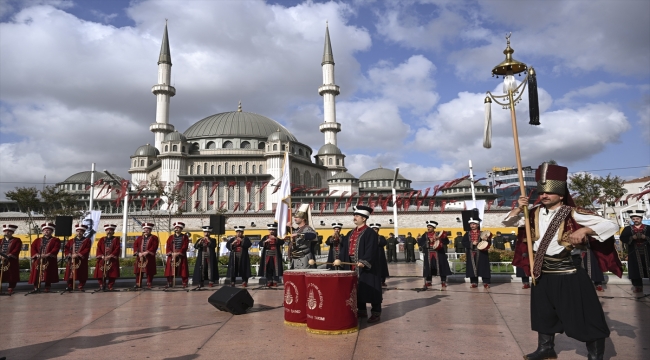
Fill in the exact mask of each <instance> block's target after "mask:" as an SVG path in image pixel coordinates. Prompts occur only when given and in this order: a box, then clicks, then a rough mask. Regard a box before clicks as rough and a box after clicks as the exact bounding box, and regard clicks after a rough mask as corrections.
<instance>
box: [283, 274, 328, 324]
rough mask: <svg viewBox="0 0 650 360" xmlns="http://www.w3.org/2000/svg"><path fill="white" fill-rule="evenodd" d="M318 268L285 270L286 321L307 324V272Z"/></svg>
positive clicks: (287, 322)
mask: <svg viewBox="0 0 650 360" xmlns="http://www.w3.org/2000/svg"><path fill="white" fill-rule="evenodd" d="M314 271H319V270H317V269H297V270H285V271H284V273H283V274H282V281H283V283H284V323H285V324H287V325H291V326H305V325H306V324H307V312H306V308H307V300H306V296H305V289H306V285H307V284H306V283H305V274H307V273H309V272H314Z"/></svg>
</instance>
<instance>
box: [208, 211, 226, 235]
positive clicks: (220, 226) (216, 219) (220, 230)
mask: <svg viewBox="0 0 650 360" xmlns="http://www.w3.org/2000/svg"><path fill="white" fill-rule="evenodd" d="M210 227H212V233H213V234H215V235H223V234H225V233H226V217H225V216H224V215H210Z"/></svg>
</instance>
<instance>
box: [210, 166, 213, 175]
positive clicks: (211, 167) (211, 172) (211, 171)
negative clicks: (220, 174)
mask: <svg viewBox="0 0 650 360" xmlns="http://www.w3.org/2000/svg"><path fill="white" fill-rule="evenodd" d="M210 175H214V165H210Z"/></svg>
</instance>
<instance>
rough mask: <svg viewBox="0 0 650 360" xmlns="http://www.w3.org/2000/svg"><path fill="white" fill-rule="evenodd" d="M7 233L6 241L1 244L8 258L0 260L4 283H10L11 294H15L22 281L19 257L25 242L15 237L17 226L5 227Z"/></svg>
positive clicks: (3, 240) (1, 249) (1, 248)
mask: <svg viewBox="0 0 650 360" xmlns="http://www.w3.org/2000/svg"><path fill="white" fill-rule="evenodd" d="M2 228H3V230H4V231H5V236H4V239H2V242H0V252H2V253H3V254H4V255H5V256H6V257H4V256H3V257H2V258H0V266H2V279H1V280H0V281H1V282H3V283H5V282H6V283H9V288H8V289H7V291H9V294H13V292H14V288H15V287H16V283H17V282H18V281H19V280H20V272H19V271H18V270H19V269H18V267H19V265H18V257H19V256H20V250H21V249H22V247H23V242H22V241H21V240H20V239H19V238H17V237H14V236H13V235H14V232H15V231H16V229H18V226H16V225H3V226H2Z"/></svg>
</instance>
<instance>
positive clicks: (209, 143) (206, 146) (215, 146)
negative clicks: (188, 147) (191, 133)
mask: <svg viewBox="0 0 650 360" xmlns="http://www.w3.org/2000/svg"><path fill="white" fill-rule="evenodd" d="M205 148H206V149H208V150H212V149H216V148H217V144H215V143H214V141H208V143H207V144H205Z"/></svg>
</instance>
